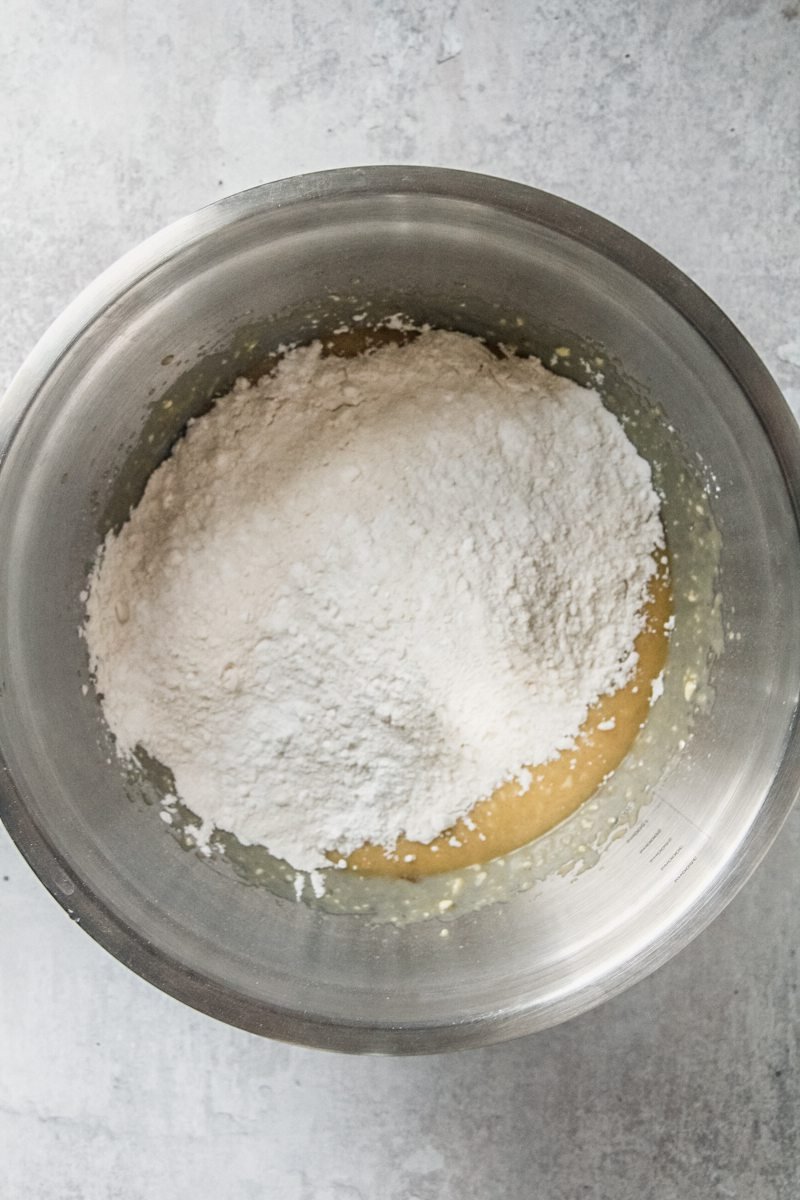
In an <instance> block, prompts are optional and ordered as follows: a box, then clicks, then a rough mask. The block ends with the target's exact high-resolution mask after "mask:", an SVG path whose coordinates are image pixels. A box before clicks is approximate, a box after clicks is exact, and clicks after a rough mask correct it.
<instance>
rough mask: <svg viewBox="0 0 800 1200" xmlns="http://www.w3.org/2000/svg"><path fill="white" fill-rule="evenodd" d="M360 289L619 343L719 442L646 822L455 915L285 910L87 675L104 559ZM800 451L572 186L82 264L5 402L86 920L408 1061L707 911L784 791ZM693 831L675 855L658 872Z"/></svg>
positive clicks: (791, 781) (750, 367)
mask: <svg viewBox="0 0 800 1200" xmlns="http://www.w3.org/2000/svg"><path fill="white" fill-rule="evenodd" d="M362 303H367V304H372V306H373V308H372V311H373V312H376V313H377V312H378V311H379V310H382V311H383V313H384V315H385V314H386V313H388V312H391V311H393V310H405V311H408V312H411V313H412V315H415V316H417V317H419V318H427V319H430V320H432V321H435V322H436V323H438V324H444V325H450V326H453V327H456V328H462V329H467V330H471V331H473V332H481V331H482V329H483V328H484V327H485V328H486V329H487V330H488V329H489V327H490V326H492V327H493V330H492V331H493V332H494V334H495V336H500V335H501V334H502V333H503V330H506V329H508V327H509V326H508V322H509V321H511V322H512V323H514V324H515V325H516V326H517V328H518V329H525V330H529V331H531V332H530V337H531V339H532V342H531V344H532V345H533V346H536V345H537V344H539V345H541V346H546V345H548V344H549V345H550V346H553V345H558V344H559V341H560V340H562V339H567V342H568V339H569V338H570V337H573V338H574V337H578V338H579V339H580V341H581V344H582V345H587V346H588V345H592V346H595V347H601V348H602V349H603V355H604V361H607V362H608V363H610V364H616V368H615V369H616V370H617V372H618V375H619V378H620V379H622V378H623V377H624V378H625V379H627V380H628V382H629V383H630V385H631V386H633V387H635V388H637V389H639V391H640V392H641V394H642V395H643V396H645V397H647V398H648V402H652V403H653V404H656V405H660V406H661V408H662V409H663V413H664V420H665V422H667V423H668V424H669V426H671V428H672V429H673V430H674V432H675V437H676V438H677V439H678V440H679V442H680V444H681V445H682V446H684V447H685V448H686V453H687V454H688V455H689V456H690V457H693V456H695V455H696V456H699V457H698V458H697V462H698V463H699V462H702V464H703V469H704V470H705V471H706V472H707V478H708V479H710V480H712V481H713V484H714V486H713V487H712V492H711V496H710V505H711V510H712V513H713V517H714V521H715V523H716V525H717V527H718V529H719V531H720V536H721V553H720V558H719V563H718V575H717V580H718V590H719V597H720V603H721V613H720V620H721V627H722V628H723V630H729V635H728V637H729V640H728V642H727V643H726V646H725V649H724V651H723V652H722V653H721V654H719V655H718V656H715V661H714V663H713V666H712V669H711V684H712V685H713V702H712V703H710V705H709V707H708V711H707V712H705V713H704V714H702V715H701V716H699V717H698V718H697V722H696V728H695V730H694V734H693V737H692V739H691V741H690V743H689V745H688V746H687V747H686V748H685V751H684V752H683V753H682V754H679V755H677V756H676V757H675V758H674V761H672V763H671V766H670V769H669V770H668V771H665V772H664V773H663V778H660V780H659V782H658V786H656V787H655V789H654V791H653V794H652V795H651V796H650V797H649V801H648V803H647V805H646V806H645V807H644V808H643V809H642V811H641V813H640V815H639V819H638V821H634V822H633V823H632V826H631V828H630V830H629V832H628V833H627V834H626V835H625V836H620V837H619V838H617V839H616V840H611V841H609V842H608V844H607V845H606V846H605V847H604V849H603V851H602V854H601V856H600V862H599V863H598V864H597V865H596V866H594V867H592V868H591V869H588V870H584V871H582V872H573V873H571V874H569V875H564V876H562V875H557V876H556V877H555V878H554V879H551V880H548V881H547V882H546V884H544V885H542V886H540V887H533V888H532V889H531V890H530V891H527V892H524V893H520V894H512V895H510V897H509V899H508V900H507V901H506V902H504V903H497V904H493V905H489V906H487V907H484V908H483V909H479V910H477V911H465V912H463V913H462V914H461V915H458V912H457V911H456V915H455V916H454V918H453V919H452V920H451V921H450V923H449V924H448V926H447V932H448V936H446V937H442V936H441V931H442V926H441V924H440V923H439V921H437V920H428V921H421V922H416V923H411V924H407V925H403V926H399V927H395V926H392V925H386V924H380V923H378V924H375V923H373V922H370V921H368V920H365V919H364V918H363V917H359V916H357V915H344V916H343V915H338V916H336V915H332V914H330V913H326V912H324V911H319V910H315V909H314V908H312V907H308V906H306V905H305V904H301V903H293V902H291V901H289V900H285V899H281V898H280V897H278V896H275V895H273V894H272V893H270V892H269V891H267V890H264V889H263V888H258V887H248V886H245V885H244V884H243V882H242V881H241V880H240V879H239V878H238V877H237V876H236V874H234V873H233V872H232V871H225V870H221V869H220V870H217V869H214V868H212V867H211V866H209V865H208V864H207V863H205V862H203V861H201V859H200V858H199V857H198V856H196V855H193V854H190V853H187V852H186V851H185V850H183V849H182V848H181V846H180V845H179V844H178V842H177V841H176V839H175V838H172V837H169V836H167V833H166V831H165V829H164V827H163V825H162V824H161V823H160V822H159V821H158V820H157V819H155V820H153V819H150V816H155V815H156V813H155V810H150V811H149V813H148V812H146V811H143V809H142V806H141V805H137V804H136V803H132V802H131V800H130V796H129V788H127V786H126V781H125V778H124V776H123V774H122V772H121V771H120V768H119V765H118V763H117V762H116V760H115V759H114V758H113V756H112V755H109V752H108V742H107V738H106V737H105V735H104V734H103V730H102V722H101V720H100V712H99V708H98V704H97V701H96V698H95V697H94V696H93V694H92V691H91V688H89V689H88V692H87V693H86V694H84V690H82V684H85V683H86V682H87V664H86V651H85V645H84V643H83V642H82V641H81V640H80V638H79V637H78V635H77V630H78V626H79V624H80V622H81V620H82V604H81V599H80V593H81V591H82V589H83V587H84V586H85V581H86V574H87V570H88V568H89V565H90V563H91V561H92V558H93V556H94V553H95V550H96V547H97V545H98V543H99V541H100V539H101V536H102V534H103V533H104V532H105V530H106V529H107V528H108V527H109V525H110V524H111V523H113V522H114V521H118V520H119V519H120V517H121V516H124V513H125V511H126V509H127V507H128V505H129V504H130V503H131V502H133V501H135V499H136V498H137V496H138V494H140V492H141V489H142V486H143V483H144V480H145V479H146V477H147V474H148V473H149V471H151V470H152V469H153V467H154V466H155V465H156V464H157V462H158V461H159V460H160V458H161V457H163V455H164V453H165V452H166V451H167V449H168V446H169V443H170V441H171V440H172V439H173V438H174V437H175V436H176V434H177V433H178V432H179V430H180V426H181V424H182V423H183V422H184V421H185V419H186V417H187V415H188V414H189V413H191V412H199V411H201V410H202V409H203V407H204V406H206V405H207V404H208V402H209V399H210V397H211V396H213V395H214V394H215V393H216V394H220V393H221V392H223V391H225V390H226V389H227V388H228V387H229V386H230V384H231V383H232V381H233V379H234V378H235V376H236V375H237V374H238V373H241V372H242V371H244V370H248V369H249V370H253V369H255V366H256V365H257V359H258V358H259V356H261V358H262V360H265V356H266V355H267V354H268V352H269V351H270V350H274V349H275V347H276V346H277V345H278V343H279V342H281V341H291V340H294V339H295V338H298V337H307V336H309V335H310V334H311V333H312V332H313V331H314V329H320V328H323V327H325V325H326V322H328V323H330V322H331V321H333V320H336V319H340V318H341V317H342V315H345V316H346V315H347V311H348V305H349V311H350V313H351V314H352V312H353V307H354V306H355V305H357V304H362ZM315 322H317V324H316V325H315ZM537 339H538V342H537ZM568 344H569V343H568ZM226 347H227V348H228V350H227V351H226V350H225V348H226ZM165 396H167V397H172V398H173V399H167V401H166V402H165V401H164V397H165ZM171 413H172V414H173V415H172V416H170V414H171ZM799 472H800V443H799V441H798V433H797V430H796V427H795V424H794V421H793V419H792V417H791V414H790V413H789V411H788V409H787V408H786V406H785V404H784V402H783V400H782V398H781V396H780V394H779V393H778V391H777V389H776V387H775V386H774V384H773V382H772V380H771V379H770V377H769V375H768V374H767V372H766V370H765V369H764V367H763V366H762V365H761V363H760V362H759V360H758V358H757V357H756V355H755V354H754V353H753V351H752V350H751V349H750V347H749V346H748V345H747V343H746V342H745V341H744V340H743V338H742V337H741V336H740V335H739V333H738V332H737V331H736V329H734V327H733V326H732V325H731V324H730V322H729V321H728V320H727V319H726V318H725V317H724V316H723V315H722V314H721V313H720V312H719V310H718V309H717V308H716V307H715V306H714V305H713V303H712V302H711V301H710V300H709V299H708V298H707V297H706V296H704V295H703V294H702V293H701V292H700V291H699V290H698V289H697V288H696V287H695V286H694V285H693V284H692V283H691V282H690V281H689V280H688V279H686V278H685V276H683V275H682V274H681V273H680V272H679V271H677V270H676V269H675V268H674V267H672V266H671V265H670V264H669V263H667V262H665V261H664V259H662V258H660V257H659V256H658V255H657V254H655V253H654V252H653V251H652V250H650V249H648V248H647V247H646V246H644V245H642V244H641V243H640V242H638V241H636V240H635V239H634V238H632V237H630V236H629V235H627V234H625V233H623V232H622V231H621V230H619V229H617V228H615V227H614V226H612V225H610V224H608V223H607V222H606V221H604V220H601V219H600V218H598V217H596V216H593V215H592V214H590V213H588V212H585V211H583V210H581V209H579V208H577V207H575V206H574V205H572V204H568V203H566V202H565V201H563V200H560V199H557V198H555V197H553V196H549V195H546V194H544V193H542V192H538V191H535V190H533V189H531V188H527V187H522V186H520V185H517V184H512V183H507V182H503V181H500V180H496V179H491V178H488V177H481V176H475V175H469V174H464V173H461V172H452V171H445V170H438V169H409V168H400V167H380V168H368V169H363V170H360V169H359V170H356V169H354V170H344V171H334V172H328V173H323V174H318V175H310V176H305V177H302V178H298V179H292V180H286V181H283V182H280V183H276V184H270V185H268V186H265V187H261V188H257V189H255V190H253V191H249V192H246V193H243V194H241V195H238V196H233V197H231V198H229V199H226V200H223V201H221V202H219V203H217V204H214V205H213V206H211V207H210V208H207V209H205V210H203V211H202V212H200V213H197V214H196V215H194V216H191V217H188V218H187V219H185V220H182V221H179V222H178V223H177V224H175V225H173V226H171V227H170V228H169V229H167V230H165V231H164V232H163V233H160V234H158V235H157V236H156V237H154V238H152V239H151V240H150V241H148V242H146V243H145V244H144V245H143V246H141V247H139V248H138V249H136V250H134V251H133V252H132V253H130V254H128V255H127V256H126V257H125V258H123V259H122V260H121V261H120V262H119V263H117V264H116V265H115V266H114V267H112V268H111V269H110V270H109V271H107V272H106V273H105V274H104V275H103V276H102V277H101V278H100V279H99V280H98V281H97V282H96V283H94V284H93V285H92V286H91V287H90V288H88V289H87V291H86V292H84V293H83V295H81V296H80V297H79V298H78V299H77V300H76V301H75V302H74V303H73V304H72V305H71V306H70V307H69V309H68V310H67V311H66V313H65V314H64V315H63V316H62V317H61V318H60V319H59V320H58V321H56V323H55V324H54V325H53V326H52V328H51V329H50V330H49V332H48V333H47V334H46V335H45V336H44V337H43V338H42V340H41V342H40V343H39V345H38V346H37V347H36V349H35V350H34V351H33V353H32V354H31V356H30V358H29V359H28V361H27V362H26V363H25V365H24V366H23V367H22V369H21V371H20V372H19V374H18V376H17V378H16V379H15V381H14V383H13V384H12V387H11V389H10V391H9V393H8V395H7V396H6V398H5V400H4V401H3V403H2V406H1V407H0V564H2V567H1V568H0V570H1V571H2V574H1V575H0V613H2V616H1V617H0V752H1V753H2V761H0V800H1V802H2V816H3V819H4V821H5V823H6V825H7V827H8V829H9V831H10V832H11V835H12V837H13V838H14V839H15V841H16V843H17V845H18V846H19V848H20V849H21V851H22V853H23V854H24V855H25V857H26V858H27V859H28V861H29V863H30V864H31V866H32V867H33V869H34V870H35V871H36V873H37V874H38V876H39V877H40V879H41V880H42V882H43V883H44V884H45V886H46V887H47V888H48V889H49V890H50V891H51V892H52V894H53V895H54V896H55V897H56V898H57V899H58V900H59V902H60V903H61V904H62V905H63V906H64V908H65V909H66V910H67V911H68V912H69V913H70V915H71V916H72V917H73V918H74V919H76V920H78V921H80V923H81V924H82V926H83V927H84V928H85V929H86V930H87V931H88V932H89V933H91V934H92V936H93V937H95V938H96V939H97V940H98V941H99V942H100V943H101V944H102V945H104V946H105V947H106V948H107V949H108V950H110V951H111V952H112V953H113V954H115V955H116V956H117V957H118V958H119V959H120V960H121V961H122V962H125V963H127V964H128V965H129V966H130V967H132V968H133V969H134V970H135V971H137V972H139V973H140V974H141V975H143V976H144V977H145V978H147V979H149V980H151V981H152V982H153V983H155V984H156V985H157V986H158V987H161V988H163V989H164V990H165V991H167V992H170V993H171V994H172V995H174V996H177V997H178V998H180V999H181V1000H184V1001H186V1002H187V1003H189V1004H191V1005H194V1006H195V1007H196V1008H199V1009H202V1010H203V1011H205V1012H207V1013H210V1014H212V1015H213V1016H215V1017H218V1018H220V1019H222V1020H225V1021H228V1022H231V1023H232V1024H235V1025H240V1026H242V1027H244V1028H246V1029H250V1030H253V1031H256V1032H258V1033H262V1034H268V1035H270V1036H274V1037H280V1038H285V1039H290V1040H293V1041H298V1042H305V1043H309V1044H312V1045H317V1046H323V1047H327V1048H330V1049H339V1050H380V1051H390V1052H410V1053H411V1052H424V1051H432V1050H442V1049H448V1048H454V1047H459V1046H467V1045H478V1044H482V1043H487V1042H491V1041H494V1040H499V1039H503V1038H509V1037H512V1036H516V1035H519V1034H523V1033H528V1032H531V1031H533V1030H537V1029H542V1028H543V1027H545V1026H547V1025H550V1024H553V1023H555V1022H557V1021H561V1020H564V1019H565V1018H567V1017H570V1016H573V1015H574V1014H577V1013H579V1012H582V1011H583V1010H585V1009H587V1008H589V1007H591V1006H592V1005H594V1004H597V1003H599V1002H600V1001H601V1000H603V999H605V998H607V997H609V996H611V995H613V994H614V993H616V992H618V991H620V990H621V989H622V988H623V987H625V986H627V985H628V984H630V983H632V982H633V981H634V980H637V979H640V978H641V977H642V976H643V975H645V974H647V973H648V972H649V971H652V970H653V969H654V968H655V967H657V966H658V965H659V964H660V963H663V962H664V961H665V960H666V959H667V958H669V957H670V956H671V955H672V954H674V953H675V952H676V951H677V950H678V949H679V948H680V947H681V946H683V945H684V944H685V943H686V942H687V941H688V940H689V939H690V938H691V937H693V936H694V935H695V934H696V933H697V932H698V931H699V930H700V929H701V928H702V927H703V926H704V925H706V924H707V922H708V921H710V920H711V918H712V917H714V916H715V915H716V914H717V913H718V912H719V911H720V910H721V909H722V908H723V906H724V905H725V904H726V903H727V902H728V901H729V900H730V899H731V897H732V896H733V895H734V893H735V892H736V891H737V889H738V888H739V887H740V886H741V884H742V883H743V882H744V880H745V879H746V878H747V876H748V875H749V873H750V872H751V871H752V870H753V868H754V867H755V865H756V864H757V862H758V861H759V859H760V858H761V856H762V855H763V854H764V852H765V851H766V849H767V847H768V846H769V844H770V842H771V841H772V839H773V838H774V837H775V835H776V833H777V831H778V829H779V827H780V825H781V822H782V821H783V819H784V817H785V816H786V813H787V811H788V809H789V806H790V804H791V802H792V800H793V798H794V795H795V792H796V790H797V781H798V775H799V767H800V742H799V741H798V737H797V730H796V722H795V707H796V701H797V696H798V690H799V688H800V638H798V637H797V630H798V629H799V628H800V620H799V619H798V618H799V617H800V612H798V609H799V607H800V541H799V540H798V527H797V515H796V514H797V507H798V499H799V498H800V473H799ZM209 586H210V587H211V586H213V580H210V581H209ZM734 631H735V632H734ZM644 821H646V822H647V835H646V837H642V836H636V834H637V830H639V831H641V829H642V827H643V825H642V822H644ZM669 847H672V848H673V850H671V851H670V852H669V853H668V852H667V849H668V848H669ZM662 851H663V853H662ZM675 854H678V855H679V861H680V863H681V864H682V865H681V869H680V870H675V869H666V870H665V869H664V867H665V864H666V863H667V862H668V861H672V860H673V858H674V855H675ZM406 886H411V885H406ZM32 953H35V947H32Z"/></svg>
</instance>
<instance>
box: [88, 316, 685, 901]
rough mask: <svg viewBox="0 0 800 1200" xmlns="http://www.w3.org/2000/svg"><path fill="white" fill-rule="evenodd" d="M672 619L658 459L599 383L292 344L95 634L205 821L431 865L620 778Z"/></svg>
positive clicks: (109, 566) (107, 703)
mask: <svg viewBox="0 0 800 1200" xmlns="http://www.w3.org/2000/svg"><path fill="white" fill-rule="evenodd" d="M669 617H670V593H669V579H668V573H667V558H666V553H665V549H664V538H663V530H662V526H661V521H660V517H659V499H658V496H657V494H656V492H655V490H654V488H653V485H652V481H651V472H650V467H649V465H648V463H647V462H646V461H645V460H644V459H643V458H641V457H640V456H639V454H638V453H637V451H636V449H635V448H634V446H633V445H632V444H631V442H630V441H629V440H628V438H627V436H626V434H625V432H624V430H623V428H622V426H621V425H620V423H619V422H618V421H617V419H616V418H615V417H614V416H613V415H612V414H611V413H610V412H609V411H608V410H607V409H606V408H605V407H604V406H603V404H602V401H601V399H600V397H599V395H598V394H597V393H596V392H594V391H592V390H591V389H588V388H584V387H581V386H579V385H578V384H575V383H573V382H571V381H569V380H567V379H564V378H560V377H558V376H556V375H554V374H552V373H551V372H550V371H548V370H546V369H545V368H544V367H543V366H542V365H541V364H540V363H539V362H538V361H537V360H535V359H530V358H528V359H524V358H519V357H513V356H509V357H498V356H497V355H496V354H493V353H492V352H491V351H489V350H488V349H487V348H486V346H485V345H484V344H483V343H482V342H480V341H478V340H477V339H474V338H470V337H467V336H464V335H461V334H455V333H445V332H438V331H426V332H423V333H421V334H420V335H419V336H417V337H415V338H414V339H413V340H410V341H408V342H407V343H406V344H404V345H392V344H386V345H381V346H380V347H378V348H376V349H373V350H372V351H369V352H364V353H361V354H358V355H356V356H355V357H341V356H337V355H330V354H326V353H325V352H324V348H323V347H322V346H321V345H320V344H319V343H317V344H314V345H311V346H307V347H303V348H300V349H295V350H292V351H289V352H288V353H287V354H286V355H285V356H284V357H283V358H282V360H281V361H280V362H279V364H278V365H277V367H276V368H275V370H274V371H273V372H272V373H271V374H270V375H268V376H266V377H265V378H263V379H262V380H261V381H260V382H259V383H258V384H257V385H255V386H252V385H250V384H249V383H248V382H247V381H245V380H240V381H239V382H238V383H237V384H236V386H235V387H234V389H233V391H232V392H231V393H230V394H229V395H227V396H225V397H223V398H222V399H219V400H217V401H216V402H215V404H214V407H213V408H212V410H211V411H210V412H209V413H208V414H207V415H205V416H203V417H201V418H199V419H198V420H196V421H194V422H192V423H191V424H190V426H189V428H188V430H187V432H186V436H185V437H183V438H181V439H180V440H179V441H178V442H177V443H176V445H175V447H174V449H173V452H172V454H171V456H170V457H169V458H168V459H167V460H166V461H165V462H164V463H163V464H162V465H161V466H160V467H159V468H158V470H156V471H155V472H154V474H153V475H152V477H151V478H150V480H149V482H148V484H147V487H146V489H145V492H144V495H143V497H142V500H141V502H140V503H139V505H138V506H137V507H136V509H135V510H134V511H133V512H132V513H131V515H130V519H129V520H128V521H127V523H126V524H125V525H124V526H123V527H122V529H120V530H119V532H117V533H114V532H111V533H109V535H108V536H107V538H106V540H105V542H104V544H103V546H102V547H101V550H100V553H99V554H98V558H97V561H96V563H95V566H94V569H93V572H92V575H91V578H90V581H89V589H88V600H87V621H86V626H85V633H86V637H87V641H88V647H89V653H90V660H91V665H92V669H93V672H94V675H95V679H96V684H97V690H98V692H99V693H100V695H101V697H102V704H103V711H104V714H105V718H106V720H107V722H108V725H109V727H110V729H111V730H112V732H113V733H114V735H115V736H116V740H117V746H118V751H119V754H120V755H121V756H122V757H123V758H126V759H130V758H135V757H136V755H137V753H138V752H140V751H142V750H143V751H146V752H147V754H148V755H150V756H151V757H152V758H155V759H157V760H159V761H160V762H161V763H163V764H164V765H165V766H166V767H168V768H169V769H170V770H171V771H172V773H173V775H174V779H175V785H176V789H177V792H178V795H179V797H180V799H181V800H182V802H183V803H184V804H185V805H186V806H187V807H188V808H189V809H191V810H192V811H193V812H194V813H196V814H197V816H198V818H199V820H200V822H201V837H202V838H203V839H205V840H208V838H209V837H211V835H212V834H213V831H214V830H215V829H218V830H224V831H227V832H230V833H232V834H235V835H236V837H237V838H238V839H239V840H240V841H241V842H242V843H245V844H253V843H256V844H261V845H263V846H266V847H267V848H268V850H269V851H270V852H271V853H272V854H273V855H275V856H276V857H278V858H281V859H285V860H286V861H288V862H289V863H290V864H291V865H292V866H293V867H295V868H297V869H299V870H307V871H315V870H317V869H319V868H325V867H331V865H332V863H335V864H336V865H337V866H349V867H352V868H354V869H359V870H362V871H368V872H372V873H383V874H396V875H406V876H409V877H412V878H413V877H417V876H419V875H422V874H427V873H430V872H433V871H439V870H446V869H450V868H452V867H456V866H464V865H466V864H467V863H471V862H476V861H484V860H488V859H490V858H492V857H494V856H496V855H498V854H501V853H505V852H506V851H508V850H511V849H513V848H515V847H517V846H519V845H522V844H524V843H525V842H527V841H529V840H531V839H532V838H533V837H535V836H538V834H540V833H542V832H544V831H545V830H546V829H548V828H550V827H551V826H552V825H554V824H556V823H557V822H558V821H560V820H562V819H563V818H564V817H565V816H567V815H568V814H569V813H570V812H572V811H574V809H575V808H576V807H577V806H578V805H579V804H580V803H582V802H583V801H584V800H585V799H586V798H587V797H588V796H590V795H591V794H592V793H593V792H594V790H595V789H596V787H597V785H598V784H599V782H600V781H601V779H602V778H603V777H604V776H605V775H606V774H607V773H608V772H609V771H611V770H613V769H614V767H615V766H616V765H617V764H618V762H619V761H620V760H621V758H622V757H623V756H624V754H625V753H626V752H627V750H628V749H629V747H630V745H631V743H632V741H633V739H634V737H635V736H636V733H637V731H638V729H639V728H640V726H641V724H642V722H643V721H644V719H645V717H646V714H647V709H648V706H649V704H650V702H651V700H652V698H653V697H654V695H656V694H657V691H658V679H659V673H660V672H661V670H662V668H663V665H664V660H665V656H666V646H667V629H668V627H669Z"/></svg>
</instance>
